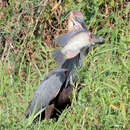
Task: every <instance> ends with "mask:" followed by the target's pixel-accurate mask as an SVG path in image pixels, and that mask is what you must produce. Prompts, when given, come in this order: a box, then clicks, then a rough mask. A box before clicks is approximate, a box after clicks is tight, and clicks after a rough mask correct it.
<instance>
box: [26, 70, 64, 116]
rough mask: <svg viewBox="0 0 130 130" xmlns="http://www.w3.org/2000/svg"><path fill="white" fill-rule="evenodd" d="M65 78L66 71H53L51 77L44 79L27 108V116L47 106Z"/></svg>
mask: <svg viewBox="0 0 130 130" xmlns="http://www.w3.org/2000/svg"><path fill="white" fill-rule="evenodd" d="M65 78H66V76H65V73H64V72H63V71H61V72H56V73H53V74H52V75H51V76H50V77H49V78H47V79H46V80H43V82H41V84H40V85H39V87H38V88H37V90H36V91H35V93H34V96H33V99H32V101H31V102H30V104H29V106H28V108H27V110H26V113H25V115H26V117H28V116H30V115H31V114H32V113H33V111H35V113H37V112H39V111H40V109H42V108H46V107H47V106H48V105H49V103H50V101H51V100H52V99H53V98H54V97H55V96H56V95H57V94H58V92H59V90H60V89H61V87H62V85H63V83H64V81H65ZM34 108H35V109H34Z"/></svg>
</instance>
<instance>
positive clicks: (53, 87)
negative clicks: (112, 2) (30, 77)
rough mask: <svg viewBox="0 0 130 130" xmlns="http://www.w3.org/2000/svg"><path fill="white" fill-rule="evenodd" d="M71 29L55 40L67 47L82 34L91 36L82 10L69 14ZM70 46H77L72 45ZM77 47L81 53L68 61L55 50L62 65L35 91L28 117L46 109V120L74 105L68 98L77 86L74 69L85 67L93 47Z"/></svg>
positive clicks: (56, 56)
mask: <svg viewBox="0 0 130 130" xmlns="http://www.w3.org/2000/svg"><path fill="white" fill-rule="evenodd" d="M68 30H69V31H68V33H66V34H63V35H61V36H60V37H58V38H57V39H56V43H57V44H58V45H60V46H61V47H63V48H65V47H66V46H67V47H66V48H68V44H72V43H71V42H69V41H70V40H72V42H73V41H74V40H76V37H77V36H78V35H79V33H80V34H82V33H85V36H88V35H86V33H90V32H89V31H88V28H87V27H86V25H85V22H84V18H83V15H82V13H81V12H80V11H77V10H75V11H72V12H70V17H69V23H68ZM94 37H95V35H94ZM72 38H73V39H72ZM85 40H86V39H85ZM87 40H88V39H87ZM101 40H102V39H101ZM82 42H84V41H81V44H82ZM79 44H80V42H79ZM76 45H77V44H76ZM69 46H70V45H69ZM70 47H74V46H73V44H72V45H71V46H70ZM77 48H78V51H79V52H78V53H77V54H76V55H73V56H69V58H68V57H67V58H63V57H62V56H63V55H61V53H57V51H56V53H55V51H54V52H53V56H54V58H55V60H56V61H57V62H58V63H59V65H58V66H57V67H56V68H54V69H53V70H52V71H50V72H49V73H48V75H47V76H46V77H45V78H44V79H43V81H42V82H41V84H40V85H39V86H38V88H37V89H36V91H35V92H34V96H33V98H32V100H31V102H30V103H29V105H28V107H27V109H26V112H25V117H26V118H29V117H30V116H31V115H32V114H33V113H34V114H37V113H38V112H39V111H40V110H42V109H43V112H42V113H44V114H43V115H44V116H43V118H46V119H47V120H48V119H50V118H51V117H53V116H54V115H55V114H54V113H55V109H58V110H60V111H61V110H63V109H64V108H65V107H66V106H67V105H70V104H71V102H70V97H69V96H70V94H71V93H72V90H73V87H74V86H73V84H75V82H76V79H77V73H76V71H75V69H76V68H80V67H81V66H82V61H83V58H84V57H85V56H86V55H87V53H88V52H89V48H90V46H84V47H82V48H81V47H79V46H78V47H77ZM70 50H71V52H72V53H75V51H73V50H72V49H71V48H70ZM60 56H61V57H60ZM59 57H60V58H59Z"/></svg>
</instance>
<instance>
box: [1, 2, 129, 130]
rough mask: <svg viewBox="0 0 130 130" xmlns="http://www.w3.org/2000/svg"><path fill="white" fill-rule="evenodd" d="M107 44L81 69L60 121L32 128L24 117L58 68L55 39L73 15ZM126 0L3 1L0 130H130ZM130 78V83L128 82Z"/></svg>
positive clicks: (34, 125)
mask: <svg viewBox="0 0 130 130" xmlns="http://www.w3.org/2000/svg"><path fill="white" fill-rule="evenodd" d="M75 9H78V10H81V12H82V13H83V14H84V17H85V23H86V25H87V26H88V27H89V29H90V30H91V31H92V32H94V33H95V34H98V35H101V36H103V37H104V38H105V44H103V45H100V46H96V47H95V48H92V50H91V51H90V52H89V54H88V56H86V58H85V59H84V63H83V66H82V68H81V69H80V70H78V73H79V77H78V81H77V87H80V86H81V87H82V89H81V91H80V92H79V93H77V91H76V89H74V90H73V94H72V105H71V106H70V107H69V108H66V109H65V110H64V111H63V113H62V114H61V115H60V117H59V119H58V121H55V120H54V119H51V120H49V121H46V120H43V121H42V122H37V123H33V124H31V125H29V124H28V123H27V122H26V121H25V120H24V112H25V110H26V108H27V106H28V103H29V101H30V99H31V98H32V96H33V93H34V91H35V90H36V88H37V86H38V85H39V83H40V81H41V80H42V79H43V78H44V76H45V75H46V74H47V73H48V72H49V71H50V70H52V69H53V68H54V67H55V66H56V63H55V61H54V59H53V57H52V55H51V52H52V50H53V49H55V48H56V47H57V46H56V45H55V43H54V40H55V38H56V37H57V36H59V35H60V34H61V33H63V32H65V31H66V29H67V16H68V13H69V12H70V11H71V10H75ZM129 10H130V5H129V4H128V2H127V1H125V0H91V1H89V0H66V1H64V2H62V1H61V0H59V1H55V0H42V1H41V0H33V1H28V0H24V1H23V0H2V1H1V2H0V127H1V128H0V129H1V130H3V129H48V130H52V129H73V130H78V129H106V130H108V129H115V130H116V129H128V128H129V126H128V113H129V112H128V96H129V93H128V84H130V82H129V80H130V78H129V77H128V76H129V67H128V66H129V61H128V60H129V54H130V50H129V48H130V44H129V43H130V37H128V33H129V30H128V17H129V16H128V13H129ZM128 78H129V79H128Z"/></svg>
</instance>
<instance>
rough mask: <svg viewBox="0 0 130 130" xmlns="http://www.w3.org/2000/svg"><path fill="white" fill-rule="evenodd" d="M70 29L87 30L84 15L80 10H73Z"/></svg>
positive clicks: (70, 17)
mask: <svg viewBox="0 0 130 130" xmlns="http://www.w3.org/2000/svg"><path fill="white" fill-rule="evenodd" d="M68 28H69V30H71V29H73V28H74V29H75V28H82V29H86V28H87V27H86V25H85V22H84V17H83V14H82V13H81V12H80V11H79V10H73V11H71V12H70V16H69V25H68Z"/></svg>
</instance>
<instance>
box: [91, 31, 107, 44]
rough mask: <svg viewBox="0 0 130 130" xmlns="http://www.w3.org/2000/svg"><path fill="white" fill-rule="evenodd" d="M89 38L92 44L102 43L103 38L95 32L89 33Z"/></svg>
mask: <svg viewBox="0 0 130 130" xmlns="http://www.w3.org/2000/svg"><path fill="white" fill-rule="evenodd" d="M90 40H91V42H92V43H93V44H102V43H104V38H103V37H101V36H97V35H95V34H92V33H91V34H90Z"/></svg>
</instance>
